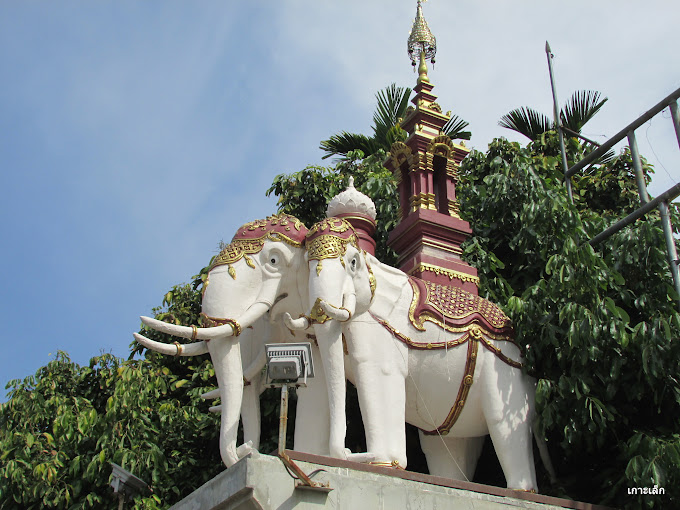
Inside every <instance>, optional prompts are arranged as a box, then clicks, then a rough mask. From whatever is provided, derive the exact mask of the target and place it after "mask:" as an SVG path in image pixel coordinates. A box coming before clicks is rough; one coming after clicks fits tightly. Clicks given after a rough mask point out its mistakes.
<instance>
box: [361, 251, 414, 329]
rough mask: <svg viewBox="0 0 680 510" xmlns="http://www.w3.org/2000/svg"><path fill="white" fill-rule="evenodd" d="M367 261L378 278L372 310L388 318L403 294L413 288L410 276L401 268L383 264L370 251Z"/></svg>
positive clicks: (379, 315)
mask: <svg viewBox="0 0 680 510" xmlns="http://www.w3.org/2000/svg"><path fill="white" fill-rule="evenodd" d="M366 263H367V264H368V265H369V266H370V268H371V271H373V276H374V277H375V280H376V287H375V297H374V298H373V301H372V303H371V312H373V313H374V314H376V315H377V316H378V317H382V318H385V319H386V318H388V317H390V316H391V315H392V312H393V311H394V307H395V306H396V304H397V303H398V302H399V298H400V297H401V295H402V294H403V293H404V292H405V291H407V290H409V289H410V288H411V286H410V285H409V283H408V276H406V273H404V272H403V271H400V270H399V269H396V268H394V267H392V266H388V265H386V264H383V263H382V262H380V261H379V260H378V259H377V258H375V257H374V256H373V255H371V254H369V253H367V254H366Z"/></svg>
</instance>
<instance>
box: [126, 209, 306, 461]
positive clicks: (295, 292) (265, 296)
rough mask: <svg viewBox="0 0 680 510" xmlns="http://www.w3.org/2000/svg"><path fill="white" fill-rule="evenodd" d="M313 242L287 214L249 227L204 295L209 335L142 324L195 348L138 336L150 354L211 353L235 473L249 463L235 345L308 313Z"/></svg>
mask: <svg viewBox="0 0 680 510" xmlns="http://www.w3.org/2000/svg"><path fill="white" fill-rule="evenodd" d="M306 234H307V228H306V227H305V226H304V225H303V224H302V223H301V222H300V221H299V220H298V219H297V218H295V217H293V216H289V215H285V214H281V215H275V216H270V217H268V218H267V219H265V220H257V221H253V222H251V223H246V224H245V225H243V226H242V227H241V228H239V229H238V231H237V232H236V235H235V236H234V238H233V239H232V241H231V243H229V245H227V246H226V247H225V248H224V249H223V250H222V251H221V253H220V254H219V255H218V256H217V257H215V258H214V260H213V262H212V264H211V266H210V269H209V272H208V278H207V280H206V282H205V285H204V288H203V301H202V312H201V320H202V326H203V327H198V326H195V325H194V326H179V325H175V324H168V323H165V322H161V321H158V320H155V319H152V318H149V317H142V318H141V319H142V322H143V323H144V324H145V325H146V326H148V327H150V328H153V329H155V330H158V331H161V332H164V333H168V334H171V335H174V336H177V337H182V338H187V339H191V340H193V341H194V342H193V343H189V344H185V345H183V344H180V343H178V342H175V343H174V344H164V343H159V342H154V341H152V340H149V339H147V338H145V337H143V336H142V335H139V334H135V335H134V336H135V339H136V340H137V341H138V342H139V343H141V344H142V345H144V346H145V347H147V348H149V349H152V350H155V351H158V352H161V353H163V354H169V355H176V356H192V355H198V354H204V353H206V352H209V353H210V356H211V359H212V362H213V365H214V368H215V375H216V377H217V382H218V386H219V397H220V398H221V413H222V419H221V428H220V454H221V456H222V460H223V462H224V463H225V465H226V466H227V467H228V466H231V465H232V464H234V463H235V462H237V461H238V460H239V458H240V456H242V455H239V454H238V453H237V449H236V436H237V431H238V423H239V415H240V412H241V404H242V398H243V384H244V383H243V366H242V360H241V352H240V343H239V341H238V340H236V339H235V337H239V335H241V334H242V333H243V332H244V331H249V329H248V328H251V329H252V326H253V324H255V323H256V322H257V321H259V320H266V318H267V317H266V315H267V314H268V316H269V317H268V318H269V320H271V321H276V320H277V318H278V317H280V316H281V314H282V313H284V312H288V313H292V314H299V313H300V312H302V311H303V297H305V296H306V293H307V285H308V275H307V266H306V264H305V263H304V254H305V251H304V247H303V243H304V239H305V235H306ZM305 301H306V299H305ZM246 334H247V333H246Z"/></svg>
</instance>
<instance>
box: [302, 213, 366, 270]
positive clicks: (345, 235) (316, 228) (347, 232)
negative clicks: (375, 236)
mask: <svg viewBox="0 0 680 510" xmlns="http://www.w3.org/2000/svg"><path fill="white" fill-rule="evenodd" d="M348 244H351V245H352V246H354V247H355V248H356V249H357V250H358V249H359V242H358V240H357V234H356V232H355V231H354V227H352V225H350V224H349V222H348V221H346V220H344V219H342V218H326V219H325V220H321V221H320V222H318V223H315V224H314V225H313V226H312V228H310V229H309V233H308V234H307V238H306V240H305V246H306V248H307V254H308V255H309V260H318V261H319V263H318V264H317V266H316V274H317V275H318V274H319V273H321V269H322V262H321V261H322V260H323V259H330V258H340V262H341V263H342V265H343V266H344V265H345V259H343V258H342V257H344V256H345V253H346V252H347V245H348Z"/></svg>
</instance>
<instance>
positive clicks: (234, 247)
mask: <svg viewBox="0 0 680 510" xmlns="http://www.w3.org/2000/svg"><path fill="white" fill-rule="evenodd" d="M291 224H292V226H293V228H295V229H296V230H298V231H299V230H300V227H302V226H303V225H302V222H301V221H300V220H298V219H297V218H295V217H293V216H288V215H285V214H282V215H274V216H269V217H268V218H267V219H266V220H256V221H252V222H250V223H246V224H245V225H243V226H242V227H241V228H239V231H240V232H243V235H245V234H246V232H245V230H246V229H247V230H249V231H255V230H257V229H261V230H262V231H263V234H262V235H261V236H260V237H253V238H246V239H241V238H234V239H232V241H231V243H229V244H228V245H227V246H225V247H224V248H223V249H222V251H221V252H220V253H219V255H217V257H215V259H214V260H213V262H212V264H210V267H209V269H208V272H210V271H212V270H213V269H215V268H216V267H217V266H223V265H227V266H229V275H230V276H231V277H232V278H234V279H236V270H235V269H234V268H233V267H232V266H231V264H233V263H235V262H237V261H239V260H241V258H245V261H246V264H248V265H249V266H250V267H252V268H254V267H255V264H254V263H253V261H252V259H251V258H250V257H248V255H253V254H255V253H260V251H262V248H263V247H264V243H265V241H267V240H272V241H280V242H284V243H286V244H289V245H291V246H293V247H295V248H300V247H301V246H302V243H300V242H298V241H295V240H293V239H291V238H290V237H288V236H287V235H285V234H283V233H281V232H276V231H273V230H272V227H274V226H277V225H281V226H283V227H284V228H286V229H288V230H290V225H291ZM267 229H269V230H267ZM237 235H238V233H237Z"/></svg>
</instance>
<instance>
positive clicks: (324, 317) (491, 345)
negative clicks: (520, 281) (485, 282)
mask: <svg viewBox="0 0 680 510" xmlns="http://www.w3.org/2000/svg"><path fill="white" fill-rule="evenodd" d="M306 249H307V254H308V261H309V262H308V263H309V272H308V274H309V306H310V307H311V312H310V313H309V315H307V316H303V317H300V318H297V319H296V318H293V317H292V316H291V315H284V322H285V323H286V324H287V326H288V327H289V328H291V329H304V328H307V327H309V326H310V325H313V327H314V331H315V334H316V338H317V341H318V343H319V348H320V351H321V354H322V360H323V362H324V366H325V368H326V379H327V383H328V385H329V395H330V403H329V406H330V407H329V409H330V413H331V420H330V423H331V431H330V453H331V455H333V456H336V457H342V456H343V449H344V440H345V432H346V431H345V386H344V380H345V375H346V374H345V372H344V363H343V358H344V356H343V349H342V336H343V334H344V336H345V337H346V341H347V350H348V354H349V356H348V357H349V365H350V366H351V369H352V372H353V374H347V375H348V376H350V377H351V378H353V381H352V382H353V383H354V384H355V385H356V387H357V392H358V395H359V404H360V408H361V413H362V418H363V421H364V428H365V430H366V442H367V450H368V452H370V453H371V454H372V455H373V456H375V459H376V463H378V464H383V465H392V466H400V467H406V439H405V430H404V425H403V424H404V421H406V422H408V423H411V424H412V425H414V426H416V427H418V428H419V429H420V439H421V446H422V449H423V451H424V453H425V455H426V457H427V462H428V467H429V470H430V473H431V474H434V475H440V476H445V477H448V478H453V479H470V478H471V477H472V475H473V473H474V470H475V467H476V463H477V460H478V458H479V454H480V451H481V446H482V442H483V438H484V436H485V435H487V434H490V435H491V439H492V441H493V444H494V448H495V450H496V454H497V456H498V458H499V461H500V464H501V467H502V469H503V472H504V474H505V478H506V482H507V486H508V487H509V488H512V489H519V490H527V491H534V490H535V489H536V474H535V468H534V461H533V452H532V434H531V424H532V419H533V413H534V392H535V383H534V382H533V381H532V380H531V379H530V378H529V377H528V376H526V375H525V374H524V373H523V372H522V370H521V355H520V350H519V348H518V346H517V345H516V344H515V343H514V342H513V332H512V328H511V326H510V321H509V319H508V318H507V317H506V316H505V315H504V314H503V312H502V311H501V310H500V308H498V307H497V306H496V305H494V304H492V303H490V302H489V301H487V300H484V299H481V298H479V297H478V296H474V295H472V294H469V293H467V292H465V291H462V290H461V289H458V288H455V287H448V286H441V285H435V284H433V283H431V282H425V281H422V280H418V279H416V278H412V277H409V276H407V275H406V274H405V273H403V272H402V271H399V270H397V269H395V268H393V267H390V266H387V265H385V264H382V263H381V262H379V261H378V260H377V259H376V258H375V257H373V256H372V255H370V254H367V253H366V252H363V251H362V250H360V249H359V247H358V243H357V236H356V233H355V232H354V229H353V228H352V226H351V225H350V224H349V223H348V222H347V221H345V220H343V219H340V218H333V217H332V218H328V219H326V220H323V221H321V222H319V223H317V224H315V225H314V226H313V227H311V228H310V230H309V232H308V234H307V239H306Z"/></svg>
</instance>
